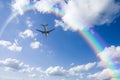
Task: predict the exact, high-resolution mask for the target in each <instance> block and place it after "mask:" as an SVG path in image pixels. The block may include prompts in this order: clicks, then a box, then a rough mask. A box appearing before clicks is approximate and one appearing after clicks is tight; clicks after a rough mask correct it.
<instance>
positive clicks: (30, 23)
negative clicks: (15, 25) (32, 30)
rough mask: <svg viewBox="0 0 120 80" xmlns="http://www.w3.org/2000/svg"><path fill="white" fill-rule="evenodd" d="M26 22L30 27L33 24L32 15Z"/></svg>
mask: <svg viewBox="0 0 120 80" xmlns="http://www.w3.org/2000/svg"><path fill="white" fill-rule="evenodd" d="M26 24H27V26H28V27H31V26H32V25H33V23H32V21H31V20H30V17H28V18H27V20H26Z"/></svg>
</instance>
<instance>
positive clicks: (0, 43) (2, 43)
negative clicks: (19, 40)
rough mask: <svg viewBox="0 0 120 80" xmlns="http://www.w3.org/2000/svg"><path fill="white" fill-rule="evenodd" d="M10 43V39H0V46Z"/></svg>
mask: <svg viewBox="0 0 120 80" xmlns="http://www.w3.org/2000/svg"><path fill="white" fill-rule="evenodd" d="M11 44H12V43H11V42H10V41H5V40H0V46H4V47H7V46H10V45H11Z"/></svg>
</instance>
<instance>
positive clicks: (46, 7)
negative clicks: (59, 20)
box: [36, 0, 64, 13]
mask: <svg viewBox="0 0 120 80" xmlns="http://www.w3.org/2000/svg"><path fill="white" fill-rule="evenodd" d="M62 2H64V1H62V0H40V1H38V2H36V9H37V10H38V11H39V12H42V13H51V12H52V11H51V9H52V7H53V6H54V5H55V4H57V3H62Z"/></svg>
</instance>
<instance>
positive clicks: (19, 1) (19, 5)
mask: <svg viewBox="0 0 120 80" xmlns="http://www.w3.org/2000/svg"><path fill="white" fill-rule="evenodd" d="M29 3H30V0H12V7H13V10H14V11H16V10H17V11H19V14H21V15H22V14H23V13H24V11H23V7H24V6H26V5H28V4H29Z"/></svg>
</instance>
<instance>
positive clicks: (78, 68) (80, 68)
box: [69, 62, 96, 74]
mask: <svg viewBox="0 0 120 80" xmlns="http://www.w3.org/2000/svg"><path fill="white" fill-rule="evenodd" d="M95 65H96V62H93V63H88V64H85V65H78V66H74V67H72V68H70V69H69V72H70V73H71V74H73V73H75V72H80V71H87V70H89V69H91V68H93V67H94V66H95Z"/></svg>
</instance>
